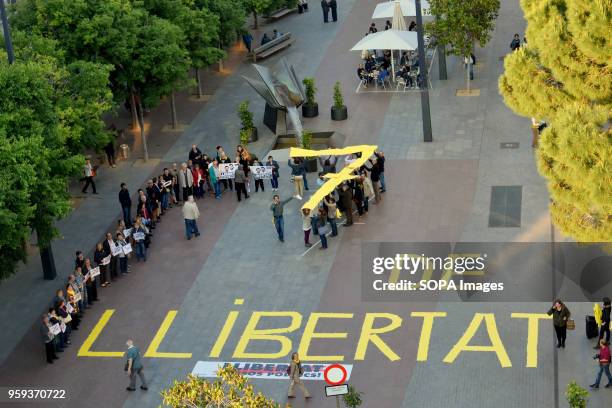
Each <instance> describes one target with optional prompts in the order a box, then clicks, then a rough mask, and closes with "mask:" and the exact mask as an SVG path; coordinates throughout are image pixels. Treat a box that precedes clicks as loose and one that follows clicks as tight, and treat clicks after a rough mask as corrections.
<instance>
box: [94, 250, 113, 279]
mask: <svg viewBox="0 0 612 408" xmlns="http://www.w3.org/2000/svg"><path fill="white" fill-rule="evenodd" d="M107 256H108V254H107V253H106V251H105V250H104V246H103V245H102V243H101V242H98V244H97V245H96V252H94V262H95V263H96V265H98V266H99V267H100V282H102V283H101V284H100V286H102V287H105V286H107V285H109V284H110V282H109V281H108V268H107V266H108V265H102V260H103V259H104V258H106V257H107Z"/></svg>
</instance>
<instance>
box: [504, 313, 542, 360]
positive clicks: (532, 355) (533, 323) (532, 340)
mask: <svg viewBox="0 0 612 408" xmlns="http://www.w3.org/2000/svg"><path fill="white" fill-rule="evenodd" d="M510 316H511V317H512V318H513V319H527V363H526V364H525V367H527V368H536V367H537V366H538V338H539V330H538V329H539V320H540V319H551V318H552V317H551V316H549V315H547V314H544V313H512V314H511V315H510Z"/></svg>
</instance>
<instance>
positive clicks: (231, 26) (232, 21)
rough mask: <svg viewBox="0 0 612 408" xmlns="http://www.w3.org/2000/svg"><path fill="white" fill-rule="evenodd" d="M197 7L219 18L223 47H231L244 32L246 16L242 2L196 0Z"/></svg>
mask: <svg viewBox="0 0 612 408" xmlns="http://www.w3.org/2000/svg"><path fill="white" fill-rule="evenodd" d="M195 6H196V7H198V8H200V9H207V10H210V11H211V12H212V13H213V14H215V15H216V16H218V17H219V41H220V45H221V46H223V47H226V46H229V45H230V44H231V43H232V42H233V41H234V40H235V39H236V34H237V33H238V32H239V31H240V30H242V26H243V25H244V19H245V14H246V13H245V9H244V7H243V4H242V0H195Z"/></svg>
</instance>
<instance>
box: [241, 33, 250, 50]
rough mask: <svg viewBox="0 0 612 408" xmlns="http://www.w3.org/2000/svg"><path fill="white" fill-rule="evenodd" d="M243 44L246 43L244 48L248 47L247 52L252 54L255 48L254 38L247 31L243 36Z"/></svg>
mask: <svg viewBox="0 0 612 408" xmlns="http://www.w3.org/2000/svg"><path fill="white" fill-rule="evenodd" d="M242 42H243V43H244V46H245V47H246V49H247V51H248V52H249V53H250V52H251V51H252V46H253V36H252V35H251V33H250V32H249V31H248V30H246V31H245V32H244V33H243V34H242Z"/></svg>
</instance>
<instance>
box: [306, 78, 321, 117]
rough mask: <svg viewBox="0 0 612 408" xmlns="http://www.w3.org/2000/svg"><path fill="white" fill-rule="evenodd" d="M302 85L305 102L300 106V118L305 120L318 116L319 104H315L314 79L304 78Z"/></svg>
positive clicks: (315, 90) (315, 88)
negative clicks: (302, 117)
mask: <svg viewBox="0 0 612 408" xmlns="http://www.w3.org/2000/svg"><path fill="white" fill-rule="evenodd" d="M302 83H303V84H304V93H305V94H306V101H304V104H303V105H302V116H304V117H305V118H314V117H315V116H319V104H317V103H316V102H315V93H316V92H317V87H316V86H315V81H314V78H304V79H303V80H302Z"/></svg>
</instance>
